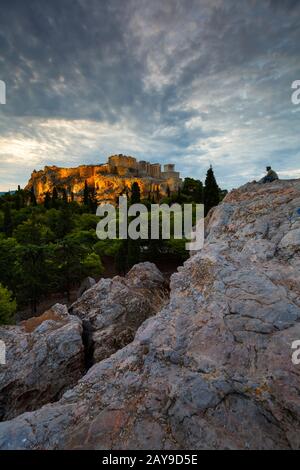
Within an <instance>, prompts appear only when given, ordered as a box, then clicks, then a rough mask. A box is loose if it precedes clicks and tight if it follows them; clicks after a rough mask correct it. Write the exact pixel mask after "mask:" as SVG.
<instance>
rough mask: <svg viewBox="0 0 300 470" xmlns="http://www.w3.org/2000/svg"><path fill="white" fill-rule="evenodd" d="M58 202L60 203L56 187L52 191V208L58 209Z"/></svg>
mask: <svg viewBox="0 0 300 470" xmlns="http://www.w3.org/2000/svg"><path fill="white" fill-rule="evenodd" d="M57 201H58V192H57V189H56V186H54V188H53V190H52V207H54V208H55V207H57Z"/></svg>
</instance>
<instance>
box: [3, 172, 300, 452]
mask: <svg viewBox="0 0 300 470" xmlns="http://www.w3.org/2000/svg"><path fill="white" fill-rule="evenodd" d="M299 208H300V181H299V180H295V181H277V182H275V183H272V184H268V185H257V184H250V185H246V186H244V187H242V188H240V189H239V190H236V191H234V192H232V193H230V194H229V195H228V196H227V197H226V199H225V201H224V203H223V204H222V205H221V206H219V207H218V208H217V209H215V210H214V211H213V213H212V214H210V217H209V221H208V226H207V239H206V243H205V247H204V248H203V250H202V251H201V252H200V253H198V254H196V255H194V256H193V257H192V258H190V259H189V260H188V261H187V262H186V263H185V265H184V267H183V268H181V269H180V271H179V273H178V274H175V275H173V277H172V281H171V298H170V302H169V304H168V306H166V308H164V309H163V310H162V311H161V312H160V313H159V314H158V315H156V316H155V317H152V318H150V319H148V320H147V321H146V322H144V323H143V325H142V326H141V328H140V329H139V330H138V332H137V334H136V337H135V340H134V342H133V343H131V344H130V345H128V346H127V347H125V348H123V349H121V350H120V351H118V352H117V353H116V354H114V355H113V356H111V357H110V358H108V359H106V360H104V361H101V362H99V363H98V364H95V365H94V366H93V367H92V368H91V369H90V370H89V371H88V373H87V374H86V375H85V376H84V377H83V378H82V380H80V382H79V383H78V385H77V386H76V387H74V388H73V389H72V390H69V391H67V392H66V393H65V394H64V396H63V397H62V399H61V400H60V401H59V402H58V403H55V404H51V405H46V406H44V407H43V408H41V409H40V410H38V411H34V412H31V413H26V414H24V415H21V416H19V417H18V418H16V419H14V420H11V421H8V422H5V423H1V424H0V447H1V448H3V449H16V448H18V449H56V448H72V449H82V448H84V449H126V448H129V449H141V448H142V449H151V448H153V449H183V448H184V449H215V448H217V449H220V448H222V449H224V448H230V449H245V448H246V449H248V448H249V449H254V448H257V449H274V448H275V449H281V448H283V449H285V448H286V449H288V448H294V449H299V448H300V399H299V392H300V366H299V365H298V366H297V365H294V364H293V363H292V360H291V357H292V349H291V344H292V342H293V341H295V340H298V339H300V322H299V320H300V259H299V244H298V243H297V240H298V233H299V229H300V219H299V215H300V214H299V210H298V209H299Z"/></svg>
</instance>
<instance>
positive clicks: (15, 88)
mask: <svg viewBox="0 0 300 470" xmlns="http://www.w3.org/2000/svg"><path fill="white" fill-rule="evenodd" d="M299 18H300V7H299V2H294V1H283V2H277V1H275V0H265V1H258V0H257V1H256V0H245V1H244V2H236V1H233V0H226V1H222V0H187V1H186V2H181V1H179V0H166V1H164V2H161V1H158V0H152V1H151V2H149V1H146V0H128V1H127V2H124V1H121V0H109V1H108V0H103V1H101V2H99V1H97V0H90V1H89V2H85V1H84V0H72V1H71V0H64V2H61V1H58V0H52V1H51V2H47V3H45V2H40V1H38V0H28V1H26V2H24V1H17V0H9V1H8V0H2V15H1V18H0V70H1V76H0V79H2V80H4V81H5V82H6V85H7V104H6V105H5V106H3V105H1V106H0V189H1V190H4V189H8V188H9V187H16V185H17V184H18V183H20V184H25V183H26V180H27V179H28V178H29V176H30V173H31V171H32V170H33V168H36V169H38V168H40V167H42V166H44V165H45V164H54V163H55V164H58V165H65V166H72V165H78V164H83V163H97V162H99V161H102V162H103V161H105V160H106V158H107V156H108V155H109V154H112V153H127V154H131V155H134V156H136V157H137V158H141V159H149V160H151V161H161V162H162V163H164V162H167V161H172V162H175V163H176V164H177V166H178V168H179V169H180V170H181V172H182V173H183V175H184V176H188V175H192V176H196V177H198V178H201V179H204V177H205V172H206V170H207V167H208V165H209V164H210V163H212V164H213V166H214V169H215V173H216V175H217V178H218V181H219V182H220V184H221V185H223V186H225V187H227V188H230V187H233V186H238V185H240V184H242V183H244V182H246V181H247V180H249V179H253V178H254V177H259V176H260V175H261V173H262V172H263V171H264V167H265V164H266V163H269V164H271V165H273V166H274V167H276V169H278V170H279V171H280V172H281V175H284V176H285V177H289V176H290V177H293V175H295V171H296V169H297V168H298V165H297V159H299V146H298V143H297V137H298V132H299V130H298V122H299V114H298V112H297V110H296V107H295V106H293V105H292V104H291V83H292V82H293V81H294V80H295V79H299V77H300V66H299V52H298V44H299V40H300V31H299V27H298V24H299Z"/></svg>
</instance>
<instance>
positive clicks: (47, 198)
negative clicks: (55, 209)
mask: <svg viewBox="0 0 300 470" xmlns="http://www.w3.org/2000/svg"><path fill="white" fill-rule="evenodd" d="M44 207H45V209H47V210H48V209H50V208H51V196H50V193H49V191H47V192H46V194H45V198H44Z"/></svg>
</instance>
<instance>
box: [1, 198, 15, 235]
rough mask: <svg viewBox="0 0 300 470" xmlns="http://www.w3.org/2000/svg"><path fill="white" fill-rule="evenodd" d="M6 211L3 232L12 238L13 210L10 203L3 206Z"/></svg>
mask: <svg viewBox="0 0 300 470" xmlns="http://www.w3.org/2000/svg"><path fill="white" fill-rule="evenodd" d="M3 209H4V220H3V232H4V233H5V235H6V236H7V237H11V235H12V228H13V225H12V218H11V209H10V203H9V202H6V203H5V204H4V206H3Z"/></svg>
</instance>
